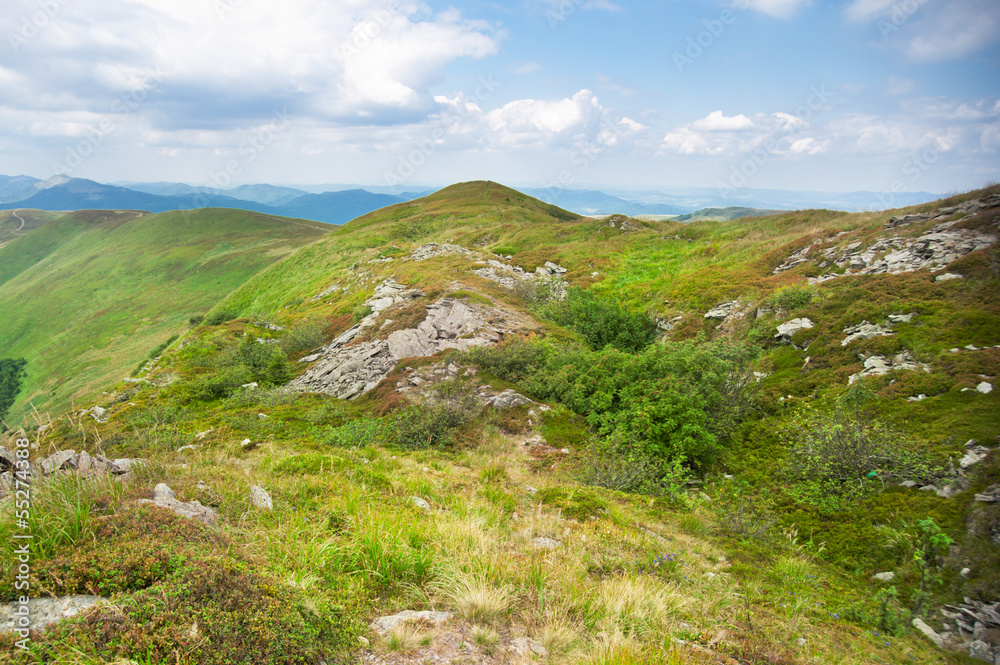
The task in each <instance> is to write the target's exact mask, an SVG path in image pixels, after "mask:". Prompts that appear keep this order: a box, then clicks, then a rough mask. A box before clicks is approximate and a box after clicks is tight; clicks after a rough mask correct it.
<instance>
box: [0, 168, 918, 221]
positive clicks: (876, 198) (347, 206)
mask: <svg viewBox="0 0 1000 665" xmlns="http://www.w3.org/2000/svg"><path fill="white" fill-rule="evenodd" d="M435 189H436V188H419V187H418V188H411V189H409V190H402V189H400V188H398V187H391V188H390V187H364V188H363V187H361V186H358V185H335V184H330V185H309V186H302V187H285V186H275V185H269V184H256V185H240V186H238V187H234V188H232V189H217V188H214V187H199V186H193V185H187V184H183V183H171V182H155V183H137V182H122V183H116V184H104V183H99V182H96V181H93V180H87V179H84V178H70V177H68V176H65V175H57V176H54V177H52V178H49V179H47V180H39V179H38V178H33V177H31V176H24V175H19V176H2V175H0V210H2V209H8V210H9V209H21V208H25V209H38V210H63V211H65V210H84V209H108V210H145V211H148V212H166V211H169V210H190V209H196V208H210V207H211V208H239V209H243V210H251V211H254V212H262V213H266V214H270V215H276V216H280V217H297V218H302V219H309V220H313V221H318V222H324V223H326V224H337V225H339V224H344V223H346V222H348V221H350V220H351V219H354V218H355V217H358V216H360V215H363V214H365V213H368V212H371V211H373V210H377V209H379V208H383V207H385V206H388V205H392V204H394V203H401V202H403V201H410V200H413V199H416V198H419V197H421V196H425V195H427V194H430V193H431V192H433V191H435ZM520 191H522V192H524V193H526V194H528V195H530V196H533V197H535V198H537V199H539V200H542V201H544V202H546V203H551V204H553V205H558V206H559V207H561V208H564V209H566V210H571V211H573V212H575V213H577V214H581V215H610V214H624V215H629V216H632V217H639V216H643V215H656V216H673V215H684V214H690V213H694V212H696V211H699V210H701V209H704V208H733V207H743V208H750V209H755V210H760V209H770V210H799V209H811V208H826V209H831V210H846V211H859V210H875V209H884V208H886V207H895V206H904V205H917V204H920V203H924V202H927V201H931V200H933V199H934V198H936V196H935V195H934V194H931V193H929V192H900V193H894V194H886V193H879V192H847V193H836V192H795V191H786V190H768V189H750V188H742V189H731V190H723V189H719V188H715V189H713V188H671V189H665V190H662V191H611V192H610V193H609V192H605V191H600V190H596V189H566V188H558V187H550V188H536V187H522V188H521V189H520Z"/></svg>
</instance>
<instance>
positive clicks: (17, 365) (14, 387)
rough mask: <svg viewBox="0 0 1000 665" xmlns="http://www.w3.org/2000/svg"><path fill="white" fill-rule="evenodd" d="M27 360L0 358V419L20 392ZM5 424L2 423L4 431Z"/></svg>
mask: <svg viewBox="0 0 1000 665" xmlns="http://www.w3.org/2000/svg"><path fill="white" fill-rule="evenodd" d="M27 366H28V361H27V360H25V359H24V358H4V359H2V360H0V420H3V418H4V416H6V415H7V409H9V408H10V407H11V405H12V404H13V403H14V400H16V399H17V394H18V393H19V392H21V381H22V380H23V379H24V377H25V376H27V372H26V371H25V367H27ZM6 429H7V426H6V425H3V430H2V431H6Z"/></svg>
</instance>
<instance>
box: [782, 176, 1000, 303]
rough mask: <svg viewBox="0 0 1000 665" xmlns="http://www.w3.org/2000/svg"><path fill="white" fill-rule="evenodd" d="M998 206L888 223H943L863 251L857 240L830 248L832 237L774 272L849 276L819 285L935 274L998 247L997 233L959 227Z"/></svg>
mask: <svg viewBox="0 0 1000 665" xmlns="http://www.w3.org/2000/svg"><path fill="white" fill-rule="evenodd" d="M998 206H1000V195H996V194H994V195H992V196H989V197H986V198H983V199H974V200H972V201H966V202H964V203H961V204H959V205H956V206H948V207H945V208H940V209H939V210H936V211H933V212H927V213H919V214H913V215H903V216H898V217H893V218H891V219H890V220H889V222H888V223H887V224H886V228H887V229H895V228H898V227H901V226H907V225H910V224H914V223H918V222H926V221H936V222H939V223H938V224H936V225H935V226H934V227H932V228H931V229H930V230H929V231H927V232H926V233H924V234H922V235H920V236H918V237H916V238H906V237H902V236H891V237H883V238H879V239H877V240H876V241H875V242H874V243H872V244H871V245H869V246H868V247H862V243H861V242H860V241H854V242H852V243H850V244H848V245H847V246H845V247H840V246H832V247H831V246H826V245H830V244H831V243H834V242H836V241H837V237H836V236H835V237H833V238H827V239H825V240H822V241H819V242H816V243H813V244H810V245H807V246H806V247H802V248H800V249H798V250H796V251H794V252H792V253H791V254H790V255H789V256H788V258H786V259H785V261H783V262H782V264H781V265H779V266H778V267H777V268H775V269H774V270H773V274H778V273H781V272H784V271H786V270H791V269H792V268H795V267H797V266H800V265H802V264H805V263H809V262H813V263H815V264H817V265H818V266H819V267H820V268H827V267H832V266H834V265H835V266H837V268H839V269H840V270H842V271H843V273H842V274H838V273H835V272H833V273H827V274H825V275H822V276H820V277H810V278H809V283H810V284H819V283H822V282H825V281H828V280H830V279H836V278H837V277H841V276H845V275H878V274H882V273H890V274H898V273H903V272H913V271H916V270H922V269H925V268H926V269H928V270H932V271H934V270H941V269H943V268H944V267H945V266H947V265H948V264H950V263H952V262H953V261H956V260H958V259H960V258H962V257H963V256H965V255H967V254H970V253H972V252H975V251H978V250H981V249H985V248H987V247H989V246H991V245H993V244H995V243H996V242H997V239H998V238H997V236H996V235H995V234H990V233H983V232H980V231H976V230H973V229H966V228H962V229H956V228H954V227H955V226H956V225H958V224H959V223H960V222H963V221H965V220H967V219H969V218H971V217H972V216H974V215H976V214H978V213H979V212H981V211H983V210H988V209H991V208H996V207H998ZM824 246H826V247H824Z"/></svg>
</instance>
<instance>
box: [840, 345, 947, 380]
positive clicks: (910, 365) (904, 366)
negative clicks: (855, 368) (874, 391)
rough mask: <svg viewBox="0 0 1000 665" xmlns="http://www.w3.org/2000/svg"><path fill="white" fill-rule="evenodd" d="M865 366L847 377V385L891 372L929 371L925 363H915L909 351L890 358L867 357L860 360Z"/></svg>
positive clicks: (928, 366)
mask: <svg viewBox="0 0 1000 665" xmlns="http://www.w3.org/2000/svg"><path fill="white" fill-rule="evenodd" d="M862 360H863V361H864V364H865V368H864V369H863V370H862V371H860V372H858V373H857V374H852V375H851V376H850V377H848V379H847V381H848V384H849V385H850V384H853V383H854V382H855V381H857V380H858V379H860V378H862V377H865V376H882V375H883V374H888V373H889V372H891V371H893V370H904V371H910V372H912V371H917V370H923V371H924V372H929V371H931V366H930V365H927V364H926V363H922V362H919V361H917V359H916V358H914V357H913V354H911V353H910V352H909V351H903V352H901V353H897V354H896V355H895V356H893V357H892V358H888V357H886V356H879V355H875V356H868V357H867V358H862Z"/></svg>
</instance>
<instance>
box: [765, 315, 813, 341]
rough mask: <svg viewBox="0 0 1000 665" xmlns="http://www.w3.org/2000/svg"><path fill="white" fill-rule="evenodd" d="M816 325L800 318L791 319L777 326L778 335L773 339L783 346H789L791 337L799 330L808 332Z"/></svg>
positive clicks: (809, 320)
mask: <svg viewBox="0 0 1000 665" xmlns="http://www.w3.org/2000/svg"><path fill="white" fill-rule="evenodd" d="M815 325H816V324H815V323H813V322H812V320H811V319H808V318H805V317H802V318H797V319H792V320H791V321H786V322H785V323H782V324H781V325H779V326H778V334H777V335H775V336H774V337H775V339H777V340H778V341H780V342H783V343H785V344H791V342H792V335H794V334H795V333H797V332H799V331H800V330H808V329H809V328H812V327H814V326H815Z"/></svg>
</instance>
